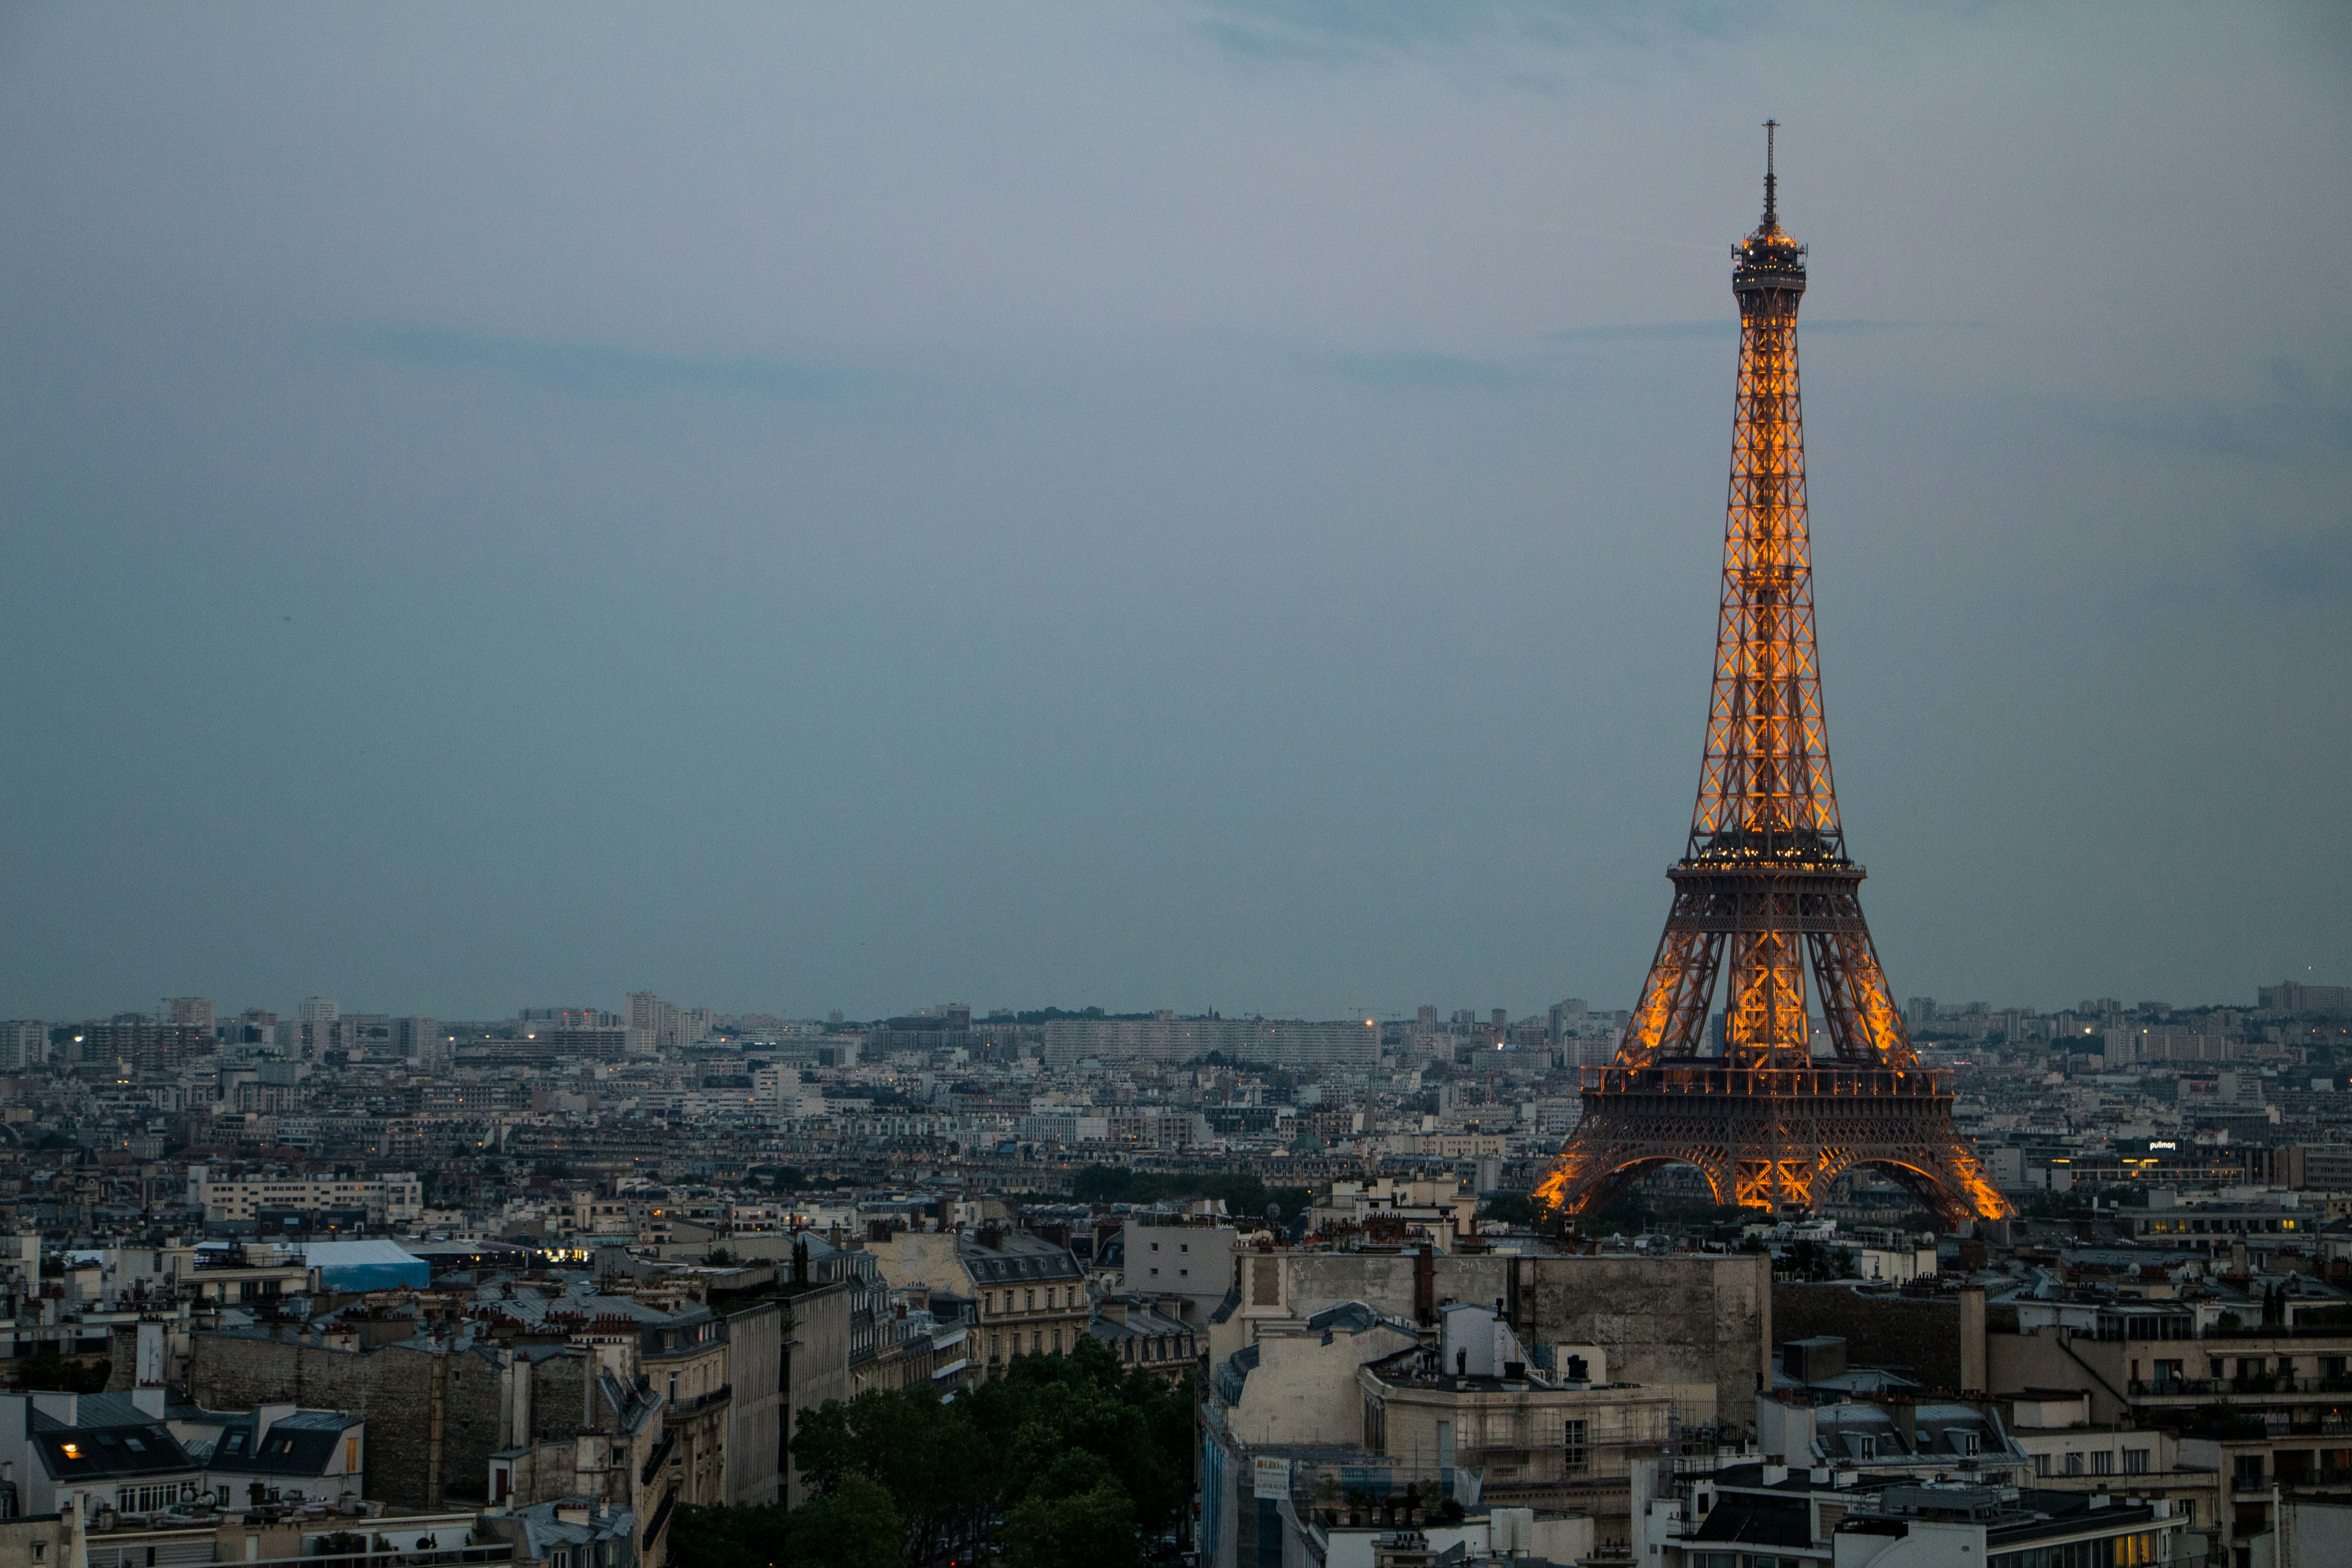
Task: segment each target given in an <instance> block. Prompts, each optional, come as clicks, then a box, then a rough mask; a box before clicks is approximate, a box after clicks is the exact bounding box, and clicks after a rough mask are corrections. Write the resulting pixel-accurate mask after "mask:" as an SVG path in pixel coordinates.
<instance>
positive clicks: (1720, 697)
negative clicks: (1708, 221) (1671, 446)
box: [1689, 170, 1845, 864]
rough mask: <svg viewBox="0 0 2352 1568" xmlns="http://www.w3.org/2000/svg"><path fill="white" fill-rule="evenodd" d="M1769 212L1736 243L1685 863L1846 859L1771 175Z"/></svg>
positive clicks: (1786, 239)
mask: <svg viewBox="0 0 2352 1568" xmlns="http://www.w3.org/2000/svg"><path fill="white" fill-rule="evenodd" d="M1764 179H1765V184H1764V217H1763V221H1762V222H1761V223H1759V225H1758V226H1757V227H1756V231H1755V232H1754V233H1753V234H1751V235H1749V236H1748V237H1747V238H1746V239H1744V240H1742V241H1741V242H1740V243H1739V244H1738V245H1736V246H1734V247H1732V253H1731V254H1732V274H1731V287H1732V292H1733V294H1734V296H1735V297H1736V298H1737V299H1738V302H1739V386H1738V405H1737V407H1736V409H1735V414H1734V419H1733V430H1732V444H1731V482H1730V495H1729V501H1728V505H1727V508H1726V512H1725V522H1724V538H1723V597H1722V607H1721V613H1720V616H1719V619H1718V623H1717V637H1716V668H1715V690H1714V696H1713V701H1712V704H1711V706H1710V708H1709V710H1708V716H1707V733H1706V761H1705V763H1704V764H1703V766H1702V768H1701V771H1700V774H1699V788H1698V801H1697V805H1696V807H1695V809H1694V810H1693V813H1692V817H1691V837H1690V847H1689V858H1691V859H1692V860H1694V861H1700V862H1709V863H1724V862H1728V863H1733V864H1738V863H1741V862H1749V863H1753V862H1757V861H1763V862H1768V863H1785V862H1798V863H1821V862H1829V861H1843V859H1844V858H1845V845H1844V836H1843V831H1842V830H1841V828H1840V826H1839V823H1838V809H1837V795H1836V791H1835V789H1834V787H1833V786H1832V781H1831V774H1830V752H1829V731H1828V727H1827V724H1826V722H1825V721H1824V720H1823V717H1822V685H1821V657H1820V651H1819V649H1818V647H1817V646H1816V644H1815V641H1814V636H1813V573H1812V546H1811V540H1810V539H1809V537H1808V535H1807V532H1806V521H1805V426H1804V411H1803V404H1802V399H1801V395H1800V394H1799V391H1798V382H1797V307H1798V303H1799V301H1800V300H1801V299H1802V298H1803V295H1804V291H1805V247H1803V246H1801V245H1800V244H1798V243H1797V241H1796V240H1795V239H1793V238H1791V237H1790V236H1789V234H1788V233H1787V231H1785V230H1784V229H1782V228H1781V227H1780V216H1779V214H1778V211H1777V202H1776V199H1775V190H1774V185H1775V176H1774V175H1773V174H1770V173H1769V170H1768V173H1767V174H1765V177H1764Z"/></svg>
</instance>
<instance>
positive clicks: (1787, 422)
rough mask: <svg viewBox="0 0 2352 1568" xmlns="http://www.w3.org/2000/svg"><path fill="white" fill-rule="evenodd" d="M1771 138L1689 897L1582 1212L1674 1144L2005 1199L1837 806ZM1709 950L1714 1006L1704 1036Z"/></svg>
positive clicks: (1794, 1170)
mask: <svg viewBox="0 0 2352 1568" xmlns="http://www.w3.org/2000/svg"><path fill="white" fill-rule="evenodd" d="M1770 138H1771V127H1770V126H1769V124H1768V127H1767V132H1766V153H1765V174H1764V219H1763V222H1762V223H1761V224H1759V226H1757V229H1756V232H1755V233H1753V234H1751V235H1749V236H1748V237H1747V238H1746V239H1745V240H1743V241H1742V242H1740V243H1739V244H1738V245H1736V246H1734V247H1732V253H1731V254H1732V273H1731V289H1732V293H1733V294H1734V295H1735V296H1736V297H1737V298H1738V301H1739V322H1740V327H1739V395H1738V409H1737V414H1736V416H1735V419H1734V423H1733V430H1732V442H1731V487H1730V500H1729V504H1728V507H1727V517H1726V521H1725V526H1724V536H1723V602H1722V612H1721V616H1720V619H1719V621H1718V624H1717V635H1716V653H1715V694H1714V700H1713V704H1712V706H1711V707H1710V709H1709V711H1708V716H1707V727H1706V763H1705V764H1704V765H1703V766H1702V767H1701V769H1700V772H1699V785H1698V803H1697V805H1696V808H1695V809H1694V811H1693V812H1692V815H1691V831H1690V842H1689V845H1688V847H1687V849H1686V850H1685V854H1684V857H1683V858H1682V860H1681V861H1680V862H1678V863H1677V864H1676V865H1675V867H1674V868H1672V869H1671V870H1669V871H1668V872H1667V873H1666V875H1667V877H1668V879H1670V880H1671V881H1672V882H1673V883H1674V887H1675V902H1674V910H1673V912H1672V913H1671V914H1669V915H1668V916H1667V918H1666V930H1665V934H1664V936H1663V937H1661V938H1660V939H1659V942H1658V952H1657V956H1656V958H1654V960H1653V961H1652V962H1651V964H1650V974H1649V979H1648V981H1647V982H1646V983H1645V984H1643V988H1642V999H1641V1005H1639V1007H1638V1008H1636V1010H1635V1011H1634V1014H1633V1020H1632V1022H1631V1023H1629V1024H1628V1025H1627V1026H1626V1029H1625V1035H1624V1038H1623V1040H1622V1042H1621V1043H1620V1044H1619V1046H1618V1049H1617V1059H1616V1061H1615V1062H1614V1064H1613V1065H1612V1066H1610V1067H1606V1068H1593V1069H1590V1070H1588V1071H1587V1073H1586V1075H1585V1079H1586V1081H1585V1085H1584V1091H1583V1099H1584V1115H1583V1119H1582V1121H1580V1123H1579V1124H1578V1127H1577V1130H1576V1131H1575V1132H1574V1133H1573V1134H1572V1135H1571V1136H1570V1139H1569V1142H1568V1143H1567V1145H1566V1147H1565V1148H1563V1149H1562V1150H1561V1152H1560V1155H1559V1160H1558V1162H1557V1163H1555V1164H1554V1165H1553V1167H1552V1171H1551V1173H1550V1175H1549V1178H1548V1179H1547V1180H1546V1181H1545V1182H1544V1184H1543V1185H1542V1187H1541V1188H1540V1189H1539V1195H1541V1196H1543V1197H1545V1198H1548V1199H1549V1200H1551V1201H1552V1202H1554V1203H1556V1204H1558V1205H1559V1206H1560V1208H1561V1209H1562V1210H1563V1212H1565V1213H1568V1214H1570V1215H1575V1214H1582V1213H1585V1212H1588V1211H1590V1210H1591V1209H1594V1208H1597V1207H1599V1206H1600V1205H1602V1204H1605V1203H1607V1202H1608V1201H1609V1199H1610V1198H1612V1196H1614V1195H1615V1194H1617V1193H1619V1192H1620V1191H1622V1189H1623V1188H1624V1187H1625V1186H1626V1185H1627V1184H1630V1183H1631V1182H1633V1180H1634V1178H1635V1177H1637V1176H1638V1175H1639V1174H1641V1173H1642V1172H1643V1171H1644V1170H1645V1169H1647V1168H1649V1167H1651V1166H1654V1165H1657V1164H1662V1163H1681V1164H1687V1165H1695V1166H1696V1167H1697V1168H1698V1169H1699V1170H1700V1171H1701V1172H1702V1173H1705V1175H1706V1179H1707V1183H1708V1184H1709V1185H1710V1186H1711V1187H1712V1188H1713V1189H1714V1192H1715V1196H1716V1201H1717V1203H1722V1204H1739V1205H1748V1206H1758V1207H1769V1208H1772V1209H1776V1210H1787V1209H1801V1208H1808V1207H1811V1205H1813V1204H1814V1203H1815V1202H1816V1201H1817V1200H1818V1199H1819V1198H1821V1197H1822V1196H1825V1195H1826V1193H1827V1189H1828V1186H1829V1184H1830V1183H1831V1182H1832V1181H1833V1180H1834V1179H1835V1178H1836V1177H1837V1176H1838V1175H1839V1174H1841V1173H1843V1172H1845V1171H1847V1170H1849V1169H1852V1168H1853V1167H1855V1166H1864V1165H1866V1166H1873V1167H1875V1168H1877V1169H1879V1170H1881V1171H1884V1172H1885V1173H1887V1174H1889V1175H1890V1176H1892V1177H1893V1178H1894V1179H1895V1181H1896V1182H1898V1183H1900V1184H1902V1185H1903V1186H1904V1188H1905V1189H1906V1190H1907V1191H1908V1192H1910V1193H1911V1194H1912V1195H1913V1196H1915V1197H1916V1198H1917V1199H1918V1200H1919V1201H1920V1202H1921V1203H1923V1204H1924V1205H1927V1208H1928V1209H1929V1210H1931V1211H1932V1212H1933V1213H1935V1214H1936V1215H1937V1218H1938V1219H1939V1220H1940V1221H1941V1222H1943V1223H1944V1224H1945V1225H1946V1226H1953V1225H1956V1224H1957V1223H1958V1221H1960V1220H1962V1219H1964V1218H1967V1217H1969V1216H1972V1215H1981V1216H1985V1217H1993V1216H1997V1215H2005V1214H2007V1213H2009V1212H2010V1210H2009V1205H2007V1204H2006V1203H2005V1202H2003V1201H2002V1199H2001V1196H2000V1194H1999V1193H1998V1192H1996V1191H1994V1190H1993V1188H1992V1186H1991V1184H1990V1183H1989V1182H1987V1181H1986V1180H1985V1177H1984V1174H1983V1172H1982V1170H1981V1168H1980V1167H1979V1164H1978V1163H1977V1160H1976V1158H1975V1156H1974V1155H1973V1154H1971V1153H1970V1152H1969V1148H1968V1145H1967V1144H1966V1143H1965V1142H1963V1141H1962V1140H1961V1138H1960V1137H1959V1135H1958V1133H1957V1131H1955V1130H1954V1129H1953V1126H1952V1116H1951V1110H1952V1090H1951V1087H1950V1083H1949V1081H1948V1078H1949V1075H1948V1074H1944V1073H1938V1072H1934V1071H1930V1070H1928V1069H1927V1068H1922V1067H1920V1066H1919V1058H1918V1055H1917V1053H1916V1052H1915V1051H1914V1050H1913V1049H1912V1047H1911V1041H1910V1037H1909V1036H1908V1035H1907V1034H1906V1032H1905V1030H1904V1026H1903V1017H1902V1015H1901V1014H1900V1013H1898V1012H1896V1011H1895V1005H1894V1003H1893V1000H1892V999H1891V998H1890V997H1889V995H1888V994H1887V989H1886V977H1885V974H1884V973H1882V972H1881V971H1880V969H1879V965H1878V954H1877V952H1876V950H1875V949H1874V947H1873V945H1872V943H1871V940H1870V928H1869V927H1868V926H1867V925H1866V924H1864V921H1863V917H1862V900H1861V895H1860V889H1861V885H1862V879H1863V869H1862V868H1861V867H1860V866H1858V865H1856V864H1855V863H1854V862H1853V860H1851V859H1849V858H1847V856H1846V851H1845V835H1844V832H1843V829H1842V828H1841V827H1840V826H1839V824H1838V807H1837V795H1836V792H1835V790H1834V789H1833V788H1832V784H1831V778H1830V752H1829V738H1828V732H1827V729H1826V727H1825V725H1824V723H1823V720H1822V684H1821V661H1820V658H1819V657H1818V655H1817V653H1816V651H1815V647H1814V639H1813V582H1812V561H1811V546H1810V544H1809V542H1808V539H1807V533H1806V519H1805V437H1804V420H1803V416H1802V412H1801V406H1800V402H1799V397H1798V391H1797V305H1798V301H1799V300H1801V299H1802V298H1803V296H1804V292H1805V247H1803V246H1801V245H1799V244H1798V243H1797V242H1796V241H1795V240H1793V239H1791V238H1790V237H1789V235H1788V234H1787V233H1786V232H1785V231H1783V230H1782V228H1781V227H1780V218H1779V216H1778V215H1777V212H1776V210H1775V206H1776V202H1775V196H1776V192H1775V185H1776V176H1775V174H1773V172H1772V160H1771V140H1770ZM1718 973H1722V974H1724V976H1725V992H1724V1006H1723V1020H1722V1022H1723V1028H1722V1035H1721V1037H1720V1038H1719V1039H1718V1040H1717V1041H1712V1042H1710V1041H1709V1040H1708V1039H1707V1019H1708V1008H1709V1006H1710V1005H1711V1003H1712V1000H1713V997H1714V994H1715V989H1716V980H1717V975H1718ZM1809 975H1810V977H1811V994H1810V995H1809V987H1808V984H1807V981H1808V976H1809ZM1815 1000H1817V1001H1818V1004H1819V1015H1820V1017H1821V1020H1822V1031H1821V1033H1822V1036H1824V1039H1823V1040H1822V1042H1821V1045H1822V1047H1823V1049H1822V1054H1820V1055H1817V1054H1816V1041H1815V1031H1814V1027H1813V1024H1812V1017H1813V1015H1814V1008H1813V1005H1812V1004H1813V1002H1814V1001H1815ZM1711 1046H1712V1047H1714V1048H1713V1049H1712V1050H1711V1049H1710V1047H1711Z"/></svg>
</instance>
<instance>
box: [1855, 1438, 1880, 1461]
mask: <svg viewBox="0 0 2352 1568" xmlns="http://www.w3.org/2000/svg"><path fill="white" fill-rule="evenodd" d="M1853 1457H1854V1458H1857V1459H1875V1458H1878V1439H1877V1438H1876V1437H1874V1436H1869V1435H1868V1434H1866V1433H1858V1434H1856V1435H1855V1436H1854V1438H1853Z"/></svg>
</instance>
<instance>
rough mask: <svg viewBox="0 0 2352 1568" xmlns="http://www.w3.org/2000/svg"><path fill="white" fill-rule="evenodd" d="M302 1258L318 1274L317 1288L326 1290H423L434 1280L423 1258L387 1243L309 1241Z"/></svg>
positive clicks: (303, 1250) (431, 1271)
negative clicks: (400, 1288) (409, 1288)
mask: <svg viewBox="0 0 2352 1568" xmlns="http://www.w3.org/2000/svg"><path fill="white" fill-rule="evenodd" d="M302 1258H303V1261H304V1262H306V1263H308V1264H309V1265H310V1267H311V1268H315V1269H317V1270H318V1271H319V1285H320V1289H327V1290H390V1289H396V1288H398V1287H400V1286H403V1285H412V1286H417V1287H423V1286H425V1285H427V1284H430V1283H431V1282H432V1279H433V1270H432V1269H431V1268H429V1267H427V1266H426V1264H425V1259H423V1258H418V1257H415V1255H414V1254H411V1253H409V1252H406V1251H404V1250H403V1249H402V1248H401V1247H398V1246H396V1245H395V1244H394V1243H392V1242H389V1241H313V1242H308V1243H305V1244H304V1245H303V1247H302Z"/></svg>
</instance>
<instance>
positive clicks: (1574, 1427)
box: [1440, 1421, 1592, 1476]
mask: <svg viewBox="0 0 2352 1568" xmlns="http://www.w3.org/2000/svg"><path fill="white" fill-rule="evenodd" d="M1559 1426H1560V1446H1559V1458H1560V1466H1561V1468H1563V1469H1564V1470H1566V1471H1567V1472H1568V1474H1570V1475H1571V1476H1580V1475H1582V1474H1583V1473H1584V1467H1585V1466H1586V1465H1587V1464H1589V1463H1591V1458H1592V1451H1591V1447H1589V1445H1588V1441H1587V1437H1588V1434H1589V1432H1590V1430H1591V1428H1590V1427H1589V1426H1587V1424H1586V1423H1584V1422H1582V1421H1563V1422H1561V1423H1560V1424H1559ZM1440 1430H1441V1431H1442V1430H1444V1428H1442V1427H1441V1428H1440ZM1441 1462H1442V1461H1441Z"/></svg>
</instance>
